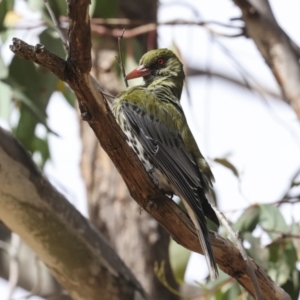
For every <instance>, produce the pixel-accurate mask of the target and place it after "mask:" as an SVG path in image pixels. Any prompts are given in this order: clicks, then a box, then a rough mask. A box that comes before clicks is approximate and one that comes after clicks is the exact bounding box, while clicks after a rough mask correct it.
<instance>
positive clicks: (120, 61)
mask: <svg viewBox="0 0 300 300" xmlns="http://www.w3.org/2000/svg"><path fill="white" fill-rule="evenodd" d="M124 32H125V28H123V30H122V33H121V34H120V35H119V36H118V50H119V56H118V57H116V59H117V61H118V63H119V66H120V69H121V72H122V75H123V79H124V82H125V85H126V87H128V81H127V79H126V73H125V68H124V61H123V55H122V39H123V36H124Z"/></svg>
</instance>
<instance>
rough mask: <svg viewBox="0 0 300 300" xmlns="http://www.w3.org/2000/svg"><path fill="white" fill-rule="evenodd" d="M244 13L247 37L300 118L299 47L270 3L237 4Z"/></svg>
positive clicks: (238, 1)
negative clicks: (282, 24)
mask: <svg viewBox="0 0 300 300" xmlns="http://www.w3.org/2000/svg"><path fill="white" fill-rule="evenodd" d="M233 2H234V3H235V4H236V5H237V6H238V7H239V8H240V9H241V11H242V14H243V19H244V21H245V23H246V28H247V33H248V36H249V37H250V38H252V39H253V41H254V42H255V44H256V46H257V48H258V50H259V51H260V52H261V55H262V56H263V57H264V59H265V61H266V63H267V64H268V66H269V67H270V69H271V71H272V72H273V74H274V76H275V78H276V80H277V82H278V84H279V86H280V87H281V90H282V93H283V96H284V98H285V100H286V102H287V103H289V104H290V105H291V106H292V107H293V109H294V111H295V112H296V114H297V116H298V118H300V84H299V82H300V66H299V61H298V59H299V47H298V46H297V45H296V44H295V43H294V42H293V41H292V40H291V39H290V38H289V37H288V35H287V34H286V33H285V32H284V31H283V30H282V28H281V27H280V26H279V25H278V23H277V21H276V19H275V17H274V15H273V12H272V10H271V7H270V4H269V2H268V0H261V1H255V0H233Z"/></svg>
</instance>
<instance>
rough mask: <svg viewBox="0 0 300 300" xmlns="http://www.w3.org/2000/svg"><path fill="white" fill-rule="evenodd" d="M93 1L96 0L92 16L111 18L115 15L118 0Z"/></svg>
mask: <svg viewBox="0 0 300 300" xmlns="http://www.w3.org/2000/svg"><path fill="white" fill-rule="evenodd" d="M93 1H95V2H96V3H95V8H94V15H93V17H96V18H113V17H115V16H116V14H117V11H118V8H119V1H118V0H102V1H97V0H93Z"/></svg>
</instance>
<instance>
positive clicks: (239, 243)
mask: <svg viewBox="0 0 300 300" xmlns="http://www.w3.org/2000/svg"><path fill="white" fill-rule="evenodd" d="M211 207H212V208H213V210H214V211H215V213H216V215H217V216H218V218H219V219H220V220H221V222H222V224H223V225H224V226H225V228H226V229H227V230H228V232H229V233H230V235H231V236H232V238H233V239H234V240H235V241H236V244H237V246H238V248H239V251H240V253H241V255H242V257H243V259H244V260H245V263H246V266H247V271H248V275H249V277H250V279H251V282H252V284H253V287H254V290H255V298H256V300H264V297H263V295H262V292H261V290H260V287H259V285H258V282H257V278H256V276H255V272H254V269H253V266H252V262H251V261H250V259H249V257H248V255H247V253H246V250H245V248H244V246H243V243H242V240H241V238H240V236H239V233H238V232H235V231H234V230H233V228H232V227H231V226H230V224H229V222H228V220H227V219H226V217H225V216H224V214H223V213H222V212H220V211H219V209H218V208H217V207H216V206H215V205H214V204H213V203H211Z"/></svg>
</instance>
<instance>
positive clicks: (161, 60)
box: [157, 58, 165, 65]
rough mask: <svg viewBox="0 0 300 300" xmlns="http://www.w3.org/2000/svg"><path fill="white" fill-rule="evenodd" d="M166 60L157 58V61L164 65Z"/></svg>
mask: <svg viewBox="0 0 300 300" xmlns="http://www.w3.org/2000/svg"><path fill="white" fill-rule="evenodd" d="M164 62H165V61H164V60H163V59H162V58H159V59H158V60H157V63H158V64H159V65H163V64H164Z"/></svg>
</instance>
